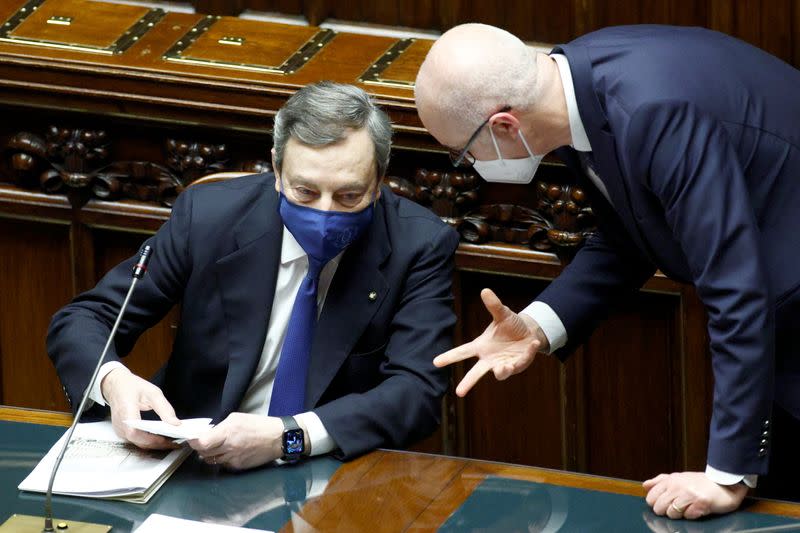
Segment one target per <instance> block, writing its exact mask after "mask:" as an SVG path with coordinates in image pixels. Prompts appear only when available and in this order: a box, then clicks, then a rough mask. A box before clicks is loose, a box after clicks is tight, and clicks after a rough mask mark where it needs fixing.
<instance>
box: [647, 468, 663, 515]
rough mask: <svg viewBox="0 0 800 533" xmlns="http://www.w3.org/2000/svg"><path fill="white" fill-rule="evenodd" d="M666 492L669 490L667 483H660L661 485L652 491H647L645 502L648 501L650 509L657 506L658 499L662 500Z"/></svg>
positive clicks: (653, 487)
mask: <svg viewBox="0 0 800 533" xmlns="http://www.w3.org/2000/svg"><path fill="white" fill-rule="evenodd" d="M662 475H663V474H662ZM659 477H661V476H659ZM648 481H649V480H648ZM666 490H667V485H666V483H663V482H659V483H657V484H655V485H653V486H651V487H650V489H649V490H648V491H647V496H646V497H645V500H646V501H647V505H649V506H650V507H653V506H655V504H656V501H658V498H660V497H661V495H662V494H664V492H665V491H666Z"/></svg>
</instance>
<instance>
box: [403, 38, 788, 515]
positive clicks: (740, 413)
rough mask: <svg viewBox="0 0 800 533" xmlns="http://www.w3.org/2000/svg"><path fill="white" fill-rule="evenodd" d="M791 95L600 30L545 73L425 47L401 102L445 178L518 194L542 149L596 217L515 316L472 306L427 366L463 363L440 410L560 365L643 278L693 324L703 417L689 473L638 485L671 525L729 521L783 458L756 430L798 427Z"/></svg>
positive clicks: (539, 63)
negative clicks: (584, 195) (703, 463)
mask: <svg viewBox="0 0 800 533" xmlns="http://www.w3.org/2000/svg"><path fill="white" fill-rule="evenodd" d="M798 87H800V72H798V71H797V70H795V69H794V68H792V67H790V66H789V65H787V64H785V63H783V62H782V61H780V60H778V59H776V58H775V57H772V56H770V55H769V54H766V53H765V52H763V51H761V50H758V49H757V48H754V47H752V46H749V45H747V44H745V43H743V42H741V41H738V40H736V39H734V38H732V37H728V36H725V35H722V34H719V33H716V32H712V31H708V30H703V29H698V28H674V27H666V26H639V27H618V28H608V29H604V30H600V31H597V32H595V33H591V34H588V35H586V36H584V37H581V38H579V39H577V40H575V41H573V42H571V43H569V44H566V45H563V46H558V47H556V48H555V49H554V50H552V52H551V53H550V54H549V55H548V54H543V53H535V52H534V51H532V50H531V49H529V48H527V47H526V46H524V44H523V43H522V42H521V41H519V40H518V39H517V38H515V37H514V36H513V35H511V34H509V33H507V32H505V31H503V30H500V29H498V28H493V27H491V26H483V25H464V26H459V27H457V28H454V29H452V30H450V31H449V32H447V33H446V34H444V35H443V36H442V38H441V39H440V40H439V41H438V42H437V43H436V44H435V45H434V46H433V48H432V49H431V51H430V53H429V55H428V57H427V58H426V60H425V62H424V64H423V65H422V66H421V68H420V71H419V75H418V78H417V84H416V101H417V107H418V109H419V113H420V116H421V118H422V120H423V122H424V124H425V126H426V127H427V128H428V130H429V131H430V132H431V133H432V134H433V135H434V136H435V137H436V138H437V139H438V140H439V141H440V142H441V143H442V144H444V145H445V146H448V147H450V148H451V150H452V151H453V155H452V158H453V160H454V163H456V164H458V165H470V164H474V167H475V170H476V171H477V172H478V173H480V174H481V175H482V176H483V177H484V178H485V179H486V180H488V181H503V182H512V183H529V182H530V181H531V180H532V179H533V175H534V173H535V171H536V167H537V166H538V164H539V162H540V160H541V157H542V155H543V154H546V153H548V152H551V151H554V150H555V151H556V154H557V155H558V156H559V157H560V158H561V159H563V160H564V161H565V162H566V163H567V164H568V165H569V166H571V167H572V168H573V169H574V170H575V171H576V173H577V174H578V176H579V180H580V181H581V185H582V186H583V187H584V189H585V190H587V191H588V194H589V195H590V199H591V200H592V205H593V207H594V209H595V212H596V213H597V215H598V218H599V231H598V233H597V234H596V235H595V236H594V237H593V238H591V239H589V240H588V242H587V243H586V244H585V246H584V247H583V249H581V250H580V252H579V253H578V254H577V255H576V257H575V259H574V260H573V261H572V263H571V264H570V265H569V266H568V267H567V268H566V269H565V270H564V271H563V273H562V274H561V275H560V276H559V277H558V279H556V280H555V281H554V282H553V283H552V284H550V285H549V286H548V288H547V289H546V290H544V291H543V292H542V293H541V294H540V295H539V297H538V299H537V301H536V302H534V303H532V304H531V305H530V306H529V307H528V308H526V309H525V310H523V311H522V312H521V313H519V314H516V313H513V312H511V311H510V310H509V309H508V308H507V307H505V306H503V305H502V303H501V302H500V301H499V300H498V299H497V297H496V296H495V295H494V294H493V293H492V292H491V291H488V290H486V291H484V293H483V299H484V302H485V304H486V306H487V308H488V309H489V311H490V312H491V314H492V317H493V322H492V324H491V325H490V326H489V328H487V330H486V331H485V332H484V333H483V334H482V335H481V336H480V337H478V338H477V339H476V340H474V341H472V342H470V343H468V344H466V345H464V346H461V347H459V348H456V349H454V350H453V351H451V352H448V353H446V354H442V355H441V356H440V357H439V358H437V360H436V361H435V363H436V364H437V365H440V366H442V365H446V364H450V363H452V362H455V361H458V360H462V359H466V358H469V357H477V358H478V362H477V363H476V364H475V365H474V366H473V368H472V369H471V370H470V371H469V372H468V374H467V375H466V376H465V378H464V380H463V381H462V382H461V383H460V385H459V387H458V389H457V392H458V394H460V395H463V394H466V392H467V391H468V390H469V389H470V388H471V387H472V386H473V385H474V384H475V383H476V382H477V381H478V379H480V377H481V376H483V375H484V374H485V373H487V372H489V371H493V372H494V374H495V376H496V377H497V378H498V379H505V378H506V377H508V376H509V375H511V374H514V373H517V372H521V371H522V370H524V369H525V368H527V367H528V366H529V365H530V363H531V362H532V361H533V358H534V356H535V354H536V353H537V351H541V352H549V353H553V354H555V355H556V356H558V357H560V358H562V359H563V358H565V357H566V356H567V355H568V353H569V352H570V351H571V350H572V349H573V348H574V347H575V346H577V345H578V344H580V343H581V342H583V341H584V340H585V339H586V338H587V336H588V335H589V334H590V332H591V331H592V329H593V328H594V326H595V325H596V324H597V323H598V321H599V320H600V319H601V318H602V317H603V316H604V315H605V314H606V312H607V310H608V307H610V305H611V303H612V302H613V301H614V300H615V299H617V298H618V295H619V293H620V291H623V290H635V289H636V288H638V287H639V286H641V285H642V284H643V283H644V281H645V280H647V279H648V278H649V277H650V276H651V275H652V274H653V273H654V272H655V270H656V268H658V269H661V271H663V272H664V273H666V274H667V275H669V276H671V277H673V278H675V279H678V280H681V281H684V282H690V283H693V284H694V285H695V286H696V288H697V290H698V294H699V296H700V298H701V299H702V301H703V303H704V304H705V307H706V310H707V311H708V316H709V323H708V332H709V337H710V347H711V353H712V357H713V369H714V378H715V385H714V409H713V414H712V420H711V431H710V441H709V445H708V463H707V465H708V466H707V469H706V472H705V473H702V472H684V473H677V474H672V475H669V476H667V475H660V476H658V477H656V478H654V479H651V480H648V481H646V482H645V488H646V489H647V490H648V495H647V501H648V503H650V504H651V505H652V506H653V508H654V511H655V512H656V513H658V514H665V513H666V514H667V515H669V516H670V517H671V518H679V517H685V518H697V517H699V516H702V515H704V514H708V513H711V512H716V513H721V512H727V511H730V510H733V509H736V508H737V507H738V506H739V504H740V502H741V501H742V498H743V497H744V495H745V493H746V491H747V486H746V485H750V486H752V485H754V484H755V482H756V476H757V475H759V474H766V473H767V467H768V460H769V455H770V450H772V455H773V458H772V462H773V468H772V471H771V475H770V476H768V477H767V480H770V481H773V480H774V479H775V477H776V474H777V472H778V471H779V470H781V469H782V468H785V466H786V465H784V466H781V465H780V464H778V465H777V468H776V465H775V463H776V462H777V463H780V462H781V461H782V460H784V459H783V457H786V458H788V457H789V456H796V454H795V453H794V452H792V451H791V450H790V448H789V447H791V444H789V442H788V440H778V439H774V440H776V442H777V444H776V445H775V446H772V445H771V441H772V440H773V439H772V434H773V426H776V427H775V430H777V429H778V427H777V424H775V423H774V422H776V421H777V420H778V419H780V420H781V421H783V422H785V424H788V425H789V426H792V425H794V426H795V427H797V425H798V424H797V423H796V422H794V421H793V420H794V419H796V418H797V417H800V349H799V348H798V341H797V335H796V333H793V332H792V331H791V327H792V323H794V324H795V325H796V324H797V323H798V318H800V267H798V264H800V231H798V229H800V209H798V206H799V205H800V128H798V122H797V121H798V117H800V90H798ZM776 370H777V372H776ZM773 400H774V402H775V407H774V409H773ZM773 411H774V414H773ZM781 445H783V446H786V447H787V448H785V449H787V450H788V451H789V453H786V454H785V455H783V457H781V455H782V454H781V453H779V451H778V448H779V447H780V446H781ZM789 460H790V461H795V463H794V465H795V466H794V467H793V468H794V472H793V473H794V475H796V474H797V463H796V459H789ZM770 478H772V479H770ZM762 481H763V480H762ZM787 487H791V488H795V487H796V485H794V484H793V485H787ZM791 494H794V495H795V497H796V494H797V492H796V488H795V490H794V491H791V490H787V491H786V492H784V493H783V494H782V495H783V496H789V495H791Z"/></svg>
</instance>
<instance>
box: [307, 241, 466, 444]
mask: <svg viewBox="0 0 800 533" xmlns="http://www.w3.org/2000/svg"><path fill="white" fill-rule="evenodd" d="M457 246H458V234H457V233H456V232H455V231H453V230H452V229H451V228H449V227H446V226H445V227H443V228H442V229H441V230H440V231H439V232H438V234H437V235H436V236H435V238H434V239H433V240H432V241H431V242H429V243H428V246H427V247H426V248H425V250H424V252H423V253H422V254H421V255H420V256H419V257H418V258H417V260H416V261H415V262H414V263H413V264H412V267H411V269H410V271H409V273H408V276H407V277H406V279H405V280H393V281H394V282H396V283H404V285H405V290H404V293H403V296H402V299H401V301H400V303H399V305H398V308H397V311H396V313H395V315H394V319H393V321H392V324H391V335H390V338H389V342H388V344H387V346H386V352H385V354H386V355H385V360H384V361H383V362H382V364H381V368H380V371H381V373H382V374H383V375H384V376H387V377H386V379H384V380H383V381H382V382H381V383H380V384H379V385H377V386H376V387H375V388H373V389H371V390H369V391H367V392H365V393H362V394H348V395H346V396H343V397H341V398H338V399H336V400H333V401H331V402H329V403H327V404H325V405H322V406H319V407H317V408H315V409H314V412H315V413H316V414H317V416H319V418H320V419H321V420H322V423H323V424H324V425H325V428H326V429H327V430H328V431H329V433H330V434H331V436H332V437H333V439H334V440H335V441H336V444H337V445H338V447H339V450H338V451H337V452H336V453H335V455H336V456H337V457H338V458H340V459H344V460H347V459H352V458H353V457H356V456H358V455H361V454H363V453H365V452H367V451H370V450H372V449H374V448H377V447H381V446H387V447H395V448H403V447H406V446H407V445H409V444H411V443H413V442H415V441H417V440H419V439H421V438H424V437H426V436H428V435H429V434H430V433H431V432H432V431H433V430H434V429H435V428H436V427H437V426H438V424H439V421H440V417H441V399H442V396H443V395H444V392H445V390H446V389H447V380H448V374H447V371H446V370H444V369H437V368H436V367H434V366H433V358H434V357H435V356H436V355H438V354H440V353H442V352H444V351H446V350H448V349H449V348H450V347H451V346H452V328H453V326H454V324H455V321H456V319H455V314H454V313H453V309H452V304H453V295H452V275H453V255H454V253H455V250H456V247H457Z"/></svg>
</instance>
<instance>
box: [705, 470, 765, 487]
mask: <svg viewBox="0 0 800 533" xmlns="http://www.w3.org/2000/svg"><path fill="white" fill-rule="evenodd" d="M706 477H707V478H708V479H710V480H711V481H713V482H714V483H716V484H717V485H736V484H737V483H739V482H740V481H741V482H743V483H744V484H745V485H747V486H748V487H750V488H751V489H754V488H756V485H757V484H758V474H750V475H744V474H731V473H729V472H723V471H722V470H717V469H716V468H714V467H713V466H711V465H706Z"/></svg>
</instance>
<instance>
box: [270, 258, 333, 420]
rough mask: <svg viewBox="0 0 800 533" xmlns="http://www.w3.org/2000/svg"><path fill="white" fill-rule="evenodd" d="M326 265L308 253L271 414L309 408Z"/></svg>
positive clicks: (278, 414)
mask: <svg viewBox="0 0 800 533" xmlns="http://www.w3.org/2000/svg"><path fill="white" fill-rule="evenodd" d="M323 266H324V264H323V263H322V262H320V261H318V260H316V259H314V258H313V257H311V256H310V255H309V256H308V274H306V277H305V278H304V279H303V281H302V283H300V288H299V289H297V295H296V296H295V298H294V305H293V306H292V314H291V316H290V317H289V325H288V326H287V327H286V338H285V339H284V341H283V348H281V358H280V360H279V361H278V369H277V371H276V372H275V383H274V384H273V386H272V398H271V399H270V402H269V416H294V415H296V414H298V413H302V412H303V411H304V410H305V409H304V406H305V396H306V379H307V377H308V367H309V363H310V362H311V342H312V340H313V339H314V326H315V325H316V324H317V286H318V285H319V273H320V272H321V271H322V267H323Z"/></svg>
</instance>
